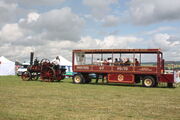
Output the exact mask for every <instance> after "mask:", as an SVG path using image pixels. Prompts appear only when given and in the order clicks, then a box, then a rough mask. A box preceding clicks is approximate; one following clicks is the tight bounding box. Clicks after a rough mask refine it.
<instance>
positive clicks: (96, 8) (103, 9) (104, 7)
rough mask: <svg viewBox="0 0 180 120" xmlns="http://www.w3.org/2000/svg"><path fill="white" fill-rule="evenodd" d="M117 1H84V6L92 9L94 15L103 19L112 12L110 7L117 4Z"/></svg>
mask: <svg viewBox="0 0 180 120" xmlns="http://www.w3.org/2000/svg"><path fill="white" fill-rule="evenodd" d="M117 2H118V1H117V0H83V4H84V5H86V6H88V7H90V8H91V13H92V15H93V16H94V17H95V18H97V19H102V18H103V17H104V16H106V15H107V14H108V12H109V11H110V10H111V8H110V5H112V4H115V3H117Z"/></svg>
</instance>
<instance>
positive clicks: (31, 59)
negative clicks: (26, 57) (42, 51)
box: [30, 52, 34, 65]
mask: <svg viewBox="0 0 180 120" xmlns="http://www.w3.org/2000/svg"><path fill="white" fill-rule="evenodd" d="M33 58H34V52H31V53H30V65H32V64H33Z"/></svg>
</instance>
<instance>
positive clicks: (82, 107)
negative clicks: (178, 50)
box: [0, 76, 180, 120]
mask: <svg viewBox="0 0 180 120" xmlns="http://www.w3.org/2000/svg"><path fill="white" fill-rule="evenodd" d="M124 119H125V120H126V119H127V120H129V119H130V120H179V119H180V87H178V88H144V87H140V86H124V85H119V84H115V85H102V84H72V80H71V79H65V80H63V81H62V82H59V83H48V82H40V81H21V79H20V78H19V77H16V76H7V77H0V120H124Z"/></svg>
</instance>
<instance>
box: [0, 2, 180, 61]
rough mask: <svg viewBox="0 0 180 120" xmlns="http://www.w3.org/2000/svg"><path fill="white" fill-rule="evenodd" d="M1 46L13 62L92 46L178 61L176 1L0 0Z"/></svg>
mask: <svg viewBox="0 0 180 120" xmlns="http://www.w3.org/2000/svg"><path fill="white" fill-rule="evenodd" d="M0 43H1V44H0V56H2V55H3V56H5V57H7V58H9V59H11V60H13V61H15V60H19V61H24V60H27V59H28V58H29V53H30V51H35V56H37V57H39V58H49V59H51V58H55V57H56V56H57V55H62V56H64V57H65V58H67V59H69V60H71V53H72V50H73V49H93V48H145V49H147V48H161V49H162V50H163V51H164V54H165V59H166V60H180V49H179V48H180V0H0Z"/></svg>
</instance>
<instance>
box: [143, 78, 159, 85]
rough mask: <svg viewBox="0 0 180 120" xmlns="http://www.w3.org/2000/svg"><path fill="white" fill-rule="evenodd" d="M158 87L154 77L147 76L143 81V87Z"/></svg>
mask: <svg viewBox="0 0 180 120" xmlns="http://www.w3.org/2000/svg"><path fill="white" fill-rule="evenodd" d="M155 85H156V81H155V79H154V78H153V77H152V76H145V77H144V79H143V86H145V87H154V86H155Z"/></svg>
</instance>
